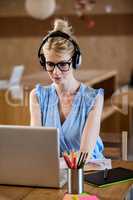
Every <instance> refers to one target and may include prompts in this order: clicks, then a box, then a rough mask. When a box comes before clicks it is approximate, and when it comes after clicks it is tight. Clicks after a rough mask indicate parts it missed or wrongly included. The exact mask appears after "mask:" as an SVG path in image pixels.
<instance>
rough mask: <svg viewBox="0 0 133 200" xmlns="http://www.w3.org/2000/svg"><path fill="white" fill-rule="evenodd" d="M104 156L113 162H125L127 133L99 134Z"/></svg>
mask: <svg viewBox="0 0 133 200" xmlns="http://www.w3.org/2000/svg"><path fill="white" fill-rule="evenodd" d="M100 136H101V138H102V141H103V143H104V156H105V157H106V158H111V159H113V160H127V131H122V132H121V133H107V132H106V133H101V134H100Z"/></svg>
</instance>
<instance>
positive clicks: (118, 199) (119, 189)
mask: <svg viewBox="0 0 133 200" xmlns="http://www.w3.org/2000/svg"><path fill="white" fill-rule="evenodd" d="M112 164H113V167H118V166H122V167H126V168H129V169H133V162H131V161H113V162H112ZM132 184H133V182H132V181H128V182H126V183H121V184H120V183H119V184H117V185H113V186H109V187H106V188H96V187H93V186H90V185H87V184H85V192H89V193H91V194H96V195H97V196H99V198H100V199H101V200H122V199H124V198H125V196H126V194H127V193H128V191H129V189H130V188H131V186H132ZM65 192H66V186H65V187H64V188H63V189H47V188H31V187H15V186H0V200H62V199H63V196H64V193H65Z"/></svg>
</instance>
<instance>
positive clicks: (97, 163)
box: [84, 159, 112, 171]
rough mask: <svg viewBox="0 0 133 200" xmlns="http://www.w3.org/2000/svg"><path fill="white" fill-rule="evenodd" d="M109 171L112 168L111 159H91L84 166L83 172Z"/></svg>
mask: <svg viewBox="0 0 133 200" xmlns="http://www.w3.org/2000/svg"><path fill="white" fill-rule="evenodd" d="M106 168H107V169H111V168H112V163H111V159H102V160H98V159H94V160H93V159H91V160H89V161H88V162H87V163H86V165H85V166H84V171H89V170H104V169H106Z"/></svg>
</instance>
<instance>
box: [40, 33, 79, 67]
mask: <svg viewBox="0 0 133 200" xmlns="http://www.w3.org/2000/svg"><path fill="white" fill-rule="evenodd" d="M52 37H62V38H65V39H67V40H69V41H70V42H71V43H72V44H73V46H74V55H73V68H75V69H76V68H78V67H79V65H80V63H81V52H80V48H79V46H78V44H77V43H76V41H75V40H73V39H72V38H71V37H70V36H69V35H68V34H67V33H64V32H62V31H54V32H51V33H49V34H48V35H47V36H46V37H45V38H44V39H43V41H42V43H41V45H40V48H39V50H38V58H39V60H40V64H41V65H42V66H43V67H45V64H46V60H45V56H44V54H42V53H41V50H42V47H43V45H44V44H45V43H46V42H47V40H48V39H49V38H52Z"/></svg>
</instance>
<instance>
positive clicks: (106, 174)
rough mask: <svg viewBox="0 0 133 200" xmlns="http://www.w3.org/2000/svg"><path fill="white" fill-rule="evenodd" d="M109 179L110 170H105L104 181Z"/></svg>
mask: <svg viewBox="0 0 133 200" xmlns="http://www.w3.org/2000/svg"><path fill="white" fill-rule="evenodd" d="M107 178H108V169H107V168H105V170H104V179H107Z"/></svg>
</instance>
